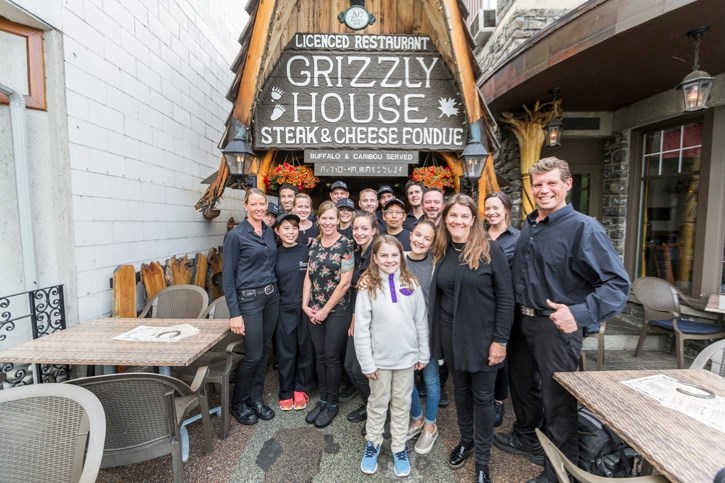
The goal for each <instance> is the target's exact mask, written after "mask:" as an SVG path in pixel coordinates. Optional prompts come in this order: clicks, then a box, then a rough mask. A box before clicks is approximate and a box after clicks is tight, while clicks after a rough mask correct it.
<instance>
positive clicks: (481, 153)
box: [458, 138, 488, 199]
mask: <svg viewBox="0 0 725 483" xmlns="http://www.w3.org/2000/svg"><path fill="white" fill-rule="evenodd" d="M487 159H488V150H487V149H486V146H484V145H483V143H482V142H481V141H479V140H478V139H475V138H471V139H469V140H468V143H467V144H466V147H465V148H464V149H463V152H462V153H461V157H460V158H459V160H458V161H459V162H460V163H461V169H462V170H463V176H464V177H465V178H466V179H468V180H469V181H470V183H471V186H472V191H473V193H472V195H473V199H477V195H478V180H479V179H480V178H481V174H482V173H483V167H484V166H485V165H486V160H487Z"/></svg>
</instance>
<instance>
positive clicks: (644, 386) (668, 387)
mask: <svg viewBox="0 0 725 483" xmlns="http://www.w3.org/2000/svg"><path fill="white" fill-rule="evenodd" d="M622 384H624V385H625V386H629V387H631V388H632V389H634V390H636V391H639V392H641V393H642V394H645V395H647V396H649V397H651V398H653V399H655V400H656V401H657V402H659V403H660V404H661V405H662V406H664V407H667V408H670V409H674V410H675V411H679V412H681V413H683V414H685V415H687V416H690V417H691V418H694V419H696V420H698V421H700V422H701V423H703V424H706V425H708V426H710V427H712V428H714V429H717V430H718V431H722V432H725V398H723V397H720V396H717V397H710V398H705V397H695V396H692V395H691V394H693V393H695V394H698V393H702V394H703V395H706V394H708V393H707V392H705V391H703V390H701V389H699V388H696V387H693V386H691V385H688V384H683V383H681V382H680V381H678V380H677V379H673V378H671V377H669V376H665V375H664V374H656V375H654V376H647V377H641V378H638V379H629V380H627V381H622ZM678 388H680V389H682V390H684V391H685V392H680V391H678V390H677V389H678ZM688 393H689V394H688Z"/></svg>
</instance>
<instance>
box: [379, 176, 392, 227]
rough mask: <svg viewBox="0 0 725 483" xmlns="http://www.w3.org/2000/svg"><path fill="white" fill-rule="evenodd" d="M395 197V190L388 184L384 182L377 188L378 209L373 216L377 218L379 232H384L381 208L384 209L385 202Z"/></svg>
mask: <svg viewBox="0 0 725 483" xmlns="http://www.w3.org/2000/svg"><path fill="white" fill-rule="evenodd" d="M393 198H395V191H393V188H391V187H390V186H389V185H387V184H384V185H382V186H381V187H380V188H378V205H380V209H379V210H378V211H376V212H375V216H376V217H377V218H378V224H379V225H380V227H381V228H382V232H381V234H385V222H383V210H384V209H385V203H387V202H388V201H390V200H392V199H393Z"/></svg>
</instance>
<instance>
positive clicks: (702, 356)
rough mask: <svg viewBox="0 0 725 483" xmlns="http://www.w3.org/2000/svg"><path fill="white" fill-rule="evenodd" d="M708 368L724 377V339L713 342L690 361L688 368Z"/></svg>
mask: <svg viewBox="0 0 725 483" xmlns="http://www.w3.org/2000/svg"><path fill="white" fill-rule="evenodd" d="M708 364H709V369H710V371H712V372H714V373H715V374H718V375H720V376H722V377H725V339H723V340H719V341H717V342H713V343H712V344H710V345H709V346H707V347H705V348H704V349H702V351H701V352H700V353H699V354H698V355H697V357H695V360H694V361H692V365H691V366H690V369H708Z"/></svg>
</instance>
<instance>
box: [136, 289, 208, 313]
mask: <svg viewBox="0 0 725 483" xmlns="http://www.w3.org/2000/svg"><path fill="white" fill-rule="evenodd" d="M208 305H209V295H207V293H206V291H205V290H204V289H203V288H201V287H197V286H196V285H172V286H171V287H166V288H165V289H163V290H161V291H160V292H159V293H157V294H156V295H154V296H153V297H151V299H150V300H149V301H148V302H146V305H145V306H144V308H143V309H142V310H141V313H140V314H139V318H144V317H147V316H148V315H149V313H150V314H151V317H152V318H155V319H198V318H199V317H201V315H202V314H203V313H204V310H206V308H207V306H208Z"/></svg>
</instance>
